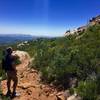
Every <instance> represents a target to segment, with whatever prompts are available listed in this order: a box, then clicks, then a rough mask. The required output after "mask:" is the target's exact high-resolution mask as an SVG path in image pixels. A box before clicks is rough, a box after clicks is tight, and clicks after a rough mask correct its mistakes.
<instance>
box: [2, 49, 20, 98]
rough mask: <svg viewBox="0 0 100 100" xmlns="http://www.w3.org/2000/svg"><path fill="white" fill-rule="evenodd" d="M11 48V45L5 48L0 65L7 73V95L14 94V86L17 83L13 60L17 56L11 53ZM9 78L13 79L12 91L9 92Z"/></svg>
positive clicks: (13, 95)
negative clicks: (0, 64)
mask: <svg viewBox="0 0 100 100" xmlns="http://www.w3.org/2000/svg"><path fill="white" fill-rule="evenodd" d="M12 53H13V50H12V48H11V47H8V48H7V49H6V53H5V57H4V58H3V61H2V67H3V69H4V70H5V72H6V74H7V89H8V90H7V94H6V95H7V96H12V97H15V96H16V87H17V83H18V77H17V70H16V65H15V60H16V59H17V58H18V57H17V56H14V55H12ZM11 80H12V81H13V92H12V93H11V90H10V87H11Z"/></svg>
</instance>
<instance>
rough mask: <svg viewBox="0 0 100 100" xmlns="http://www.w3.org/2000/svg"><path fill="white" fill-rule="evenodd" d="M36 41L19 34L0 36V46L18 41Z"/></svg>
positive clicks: (28, 36)
mask: <svg viewBox="0 0 100 100" xmlns="http://www.w3.org/2000/svg"><path fill="white" fill-rule="evenodd" d="M32 39H36V38H35V37H33V36H31V35H22V34H21V35H20V34H13V35H12V34H0V44H2V43H15V42H18V41H25V40H32Z"/></svg>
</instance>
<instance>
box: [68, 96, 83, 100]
mask: <svg viewBox="0 0 100 100" xmlns="http://www.w3.org/2000/svg"><path fill="white" fill-rule="evenodd" d="M67 100H82V98H81V97H79V96H75V95H72V96H70V97H68V98H67Z"/></svg>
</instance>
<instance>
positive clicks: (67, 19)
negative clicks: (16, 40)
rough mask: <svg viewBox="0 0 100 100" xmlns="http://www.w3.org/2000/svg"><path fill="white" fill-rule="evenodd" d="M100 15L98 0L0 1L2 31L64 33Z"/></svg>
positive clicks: (45, 34)
mask: <svg viewBox="0 0 100 100" xmlns="http://www.w3.org/2000/svg"><path fill="white" fill-rule="evenodd" d="M99 14H100V1H99V0H0V33H10V34H14V33H18V34H32V35H35V36H62V35H63V34H64V33H65V31H66V30H67V29H73V28H76V27H78V26H80V25H84V24H86V23H87V21H88V20H89V18H91V17H94V16H96V15H99Z"/></svg>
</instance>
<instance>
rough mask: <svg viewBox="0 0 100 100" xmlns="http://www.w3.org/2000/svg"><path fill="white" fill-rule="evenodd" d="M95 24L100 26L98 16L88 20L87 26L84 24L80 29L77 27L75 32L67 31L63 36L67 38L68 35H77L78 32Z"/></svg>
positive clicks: (99, 16) (99, 17)
mask: <svg viewBox="0 0 100 100" xmlns="http://www.w3.org/2000/svg"><path fill="white" fill-rule="evenodd" d="M96 24H100V15H98V16H96V17H93V18H91V19H90V20H89V22H88V24H86V25H84V26H81V27H79V28H77V29H75V30H67V31H66V32H65V34H64V35H65V36H68V35H70V34H78V33H79V32H84V31H85V30H86V29H87V28H88V27H89V26H93V25H96Z"/></svg>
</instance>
